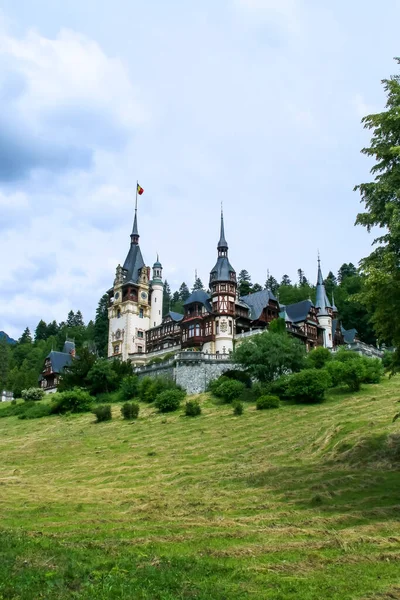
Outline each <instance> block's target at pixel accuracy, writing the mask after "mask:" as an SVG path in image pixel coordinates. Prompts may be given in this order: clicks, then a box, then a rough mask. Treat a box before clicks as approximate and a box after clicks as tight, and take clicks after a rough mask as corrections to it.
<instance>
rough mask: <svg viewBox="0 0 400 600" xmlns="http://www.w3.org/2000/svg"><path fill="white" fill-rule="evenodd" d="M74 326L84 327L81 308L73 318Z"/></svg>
mask: <svg viewBox="0 0 400 600" xmlns="http://www.w3.org/2000/svg"><path fill="white" fill-rule="evenodd" d="M73 324H74V327H84V325H85V323H84V322H83V316H82V313H81V311H80V310H78V311H77V312H76V313H75V315H74V319H73Z"/></svg>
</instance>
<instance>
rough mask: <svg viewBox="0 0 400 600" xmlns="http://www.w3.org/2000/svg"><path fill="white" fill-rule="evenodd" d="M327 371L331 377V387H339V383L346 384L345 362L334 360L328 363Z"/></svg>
mask: <svg viewBox="0 0 400 600" xmlns="http://www.w3.org/2000/svg"><path fill="white" fill-rule="evenodd" d="M325 371H326V372H327V373H328V374H329V377H330V378H331V385H330V387H337V386H339V385H342V384H345V381H344V372H345V365H344V363H343V362H339V361H336V360H332V361H331V362H329V363H328V364H327V365H326V367H325Z"/></svg>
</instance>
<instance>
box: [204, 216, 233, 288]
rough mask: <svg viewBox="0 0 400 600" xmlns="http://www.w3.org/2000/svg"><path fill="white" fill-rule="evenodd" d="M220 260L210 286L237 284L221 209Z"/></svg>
mask: <svg viewBox="0 0 400 600" xmlns="http://www.w3.org/2000/svg"><path fill="white" fill-rule="evenodd" d="M217 249H218V259H217V263H216V265H215V267H214V268H213V270H212V271H211V273H210V286H211V283H212V282H213V281H234V282H236V272H235V269H234V268H233V267H232V265H231V264H230V262H229V259H228V242H227V241H226V239H225V228H224V213H223V210H222V207H221V230H220V235H219V242H218V246H217Z"/></svg>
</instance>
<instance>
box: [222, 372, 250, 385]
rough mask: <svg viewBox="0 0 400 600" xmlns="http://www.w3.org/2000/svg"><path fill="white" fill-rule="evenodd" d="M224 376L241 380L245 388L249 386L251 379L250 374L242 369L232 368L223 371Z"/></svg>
mask: <svg viewBox="0 0 400 600" xmlns="http://www.w3.org/2000/svg"><path fill="white" fill-rule="evenodd" d="M224 377H227V379H234V380H235V381H241V382H242V383H244V385H245V386H246V387H247V388H251V386H252V381H251V377H250V375H248V374H247V373H245V372H244V371H239V370H236V369H233V370H232V371H225V373H224Z"/></svg>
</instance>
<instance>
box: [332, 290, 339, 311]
mask: <svg viewBox="0 0 400 600" xmlns="http://www.w3.org/2000/svg"><path fill="white" fill-rule="evenodd" d="M332 311H333V312H334V313H337V311H338V309H337V307H336V305H335V298H334V296H333V292H332Z"/></svg>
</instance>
